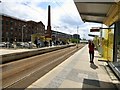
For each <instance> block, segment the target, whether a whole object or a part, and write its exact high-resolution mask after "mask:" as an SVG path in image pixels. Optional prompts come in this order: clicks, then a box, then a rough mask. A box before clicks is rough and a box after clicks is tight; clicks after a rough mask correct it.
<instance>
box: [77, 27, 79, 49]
mask: <svg viewBox="0 0 120 90" xmlns="http://www.w3.org/2000/svg"><path fill="white" fill-rule="evenodd" d="M78 28H79V26H77V48H78Z"/></svg>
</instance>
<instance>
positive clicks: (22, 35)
mask: <svg viewBox="0 0 120 90" xmlns="http://www.w3.org/2000/svg"><path fill="white" fill-rule="evenodd" d="M22 43H23V26H22Z"/></svg>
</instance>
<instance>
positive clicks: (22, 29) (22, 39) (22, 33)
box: [22, 25, 26, 48]
mask: <svg viewBox="0 0 120 90" xmlns="http://www.w3.org/2000/svg"><path fill="white" fill-rule="evenodd" d="M24 27H26V26H25V25H23V26H22V43H23V28H24ZM22 48H23V46H22Z"/></svg>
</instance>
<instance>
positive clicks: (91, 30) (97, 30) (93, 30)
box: [90, 27, 100, 32]
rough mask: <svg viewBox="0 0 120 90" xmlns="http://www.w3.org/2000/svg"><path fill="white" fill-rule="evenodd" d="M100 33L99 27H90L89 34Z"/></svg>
mask: <svg viewBox="0 0 120 90" xmlns="http://www.w3.org/2000/svg"><path fill="white" fill-rule="evenodd" d="M99 31H100V27H92V28H91V29H90V32H99Z"/></svg>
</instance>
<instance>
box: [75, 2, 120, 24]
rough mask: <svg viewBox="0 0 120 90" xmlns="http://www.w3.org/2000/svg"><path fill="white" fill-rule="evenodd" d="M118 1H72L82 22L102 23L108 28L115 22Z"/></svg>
mask: <svg viewBox="0 0 120 90" xmlns="http://www.w3.org/2000/svg"><path fill="white" fill-rule="evenodd" d="M118 1H119V0H74V3H75V5H76V7H77V10H78V12H79V14H80V16H81V18H82V20H83V21H84V22H95V23H103V24H106V25H107V26H109V25H110V24H112V23H113V22H114V21H115V20H116V13H117V12H118V7H117V3H118ZM113 16H114V17H113ZM111 18H112V19H111Z"/></svg>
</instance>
